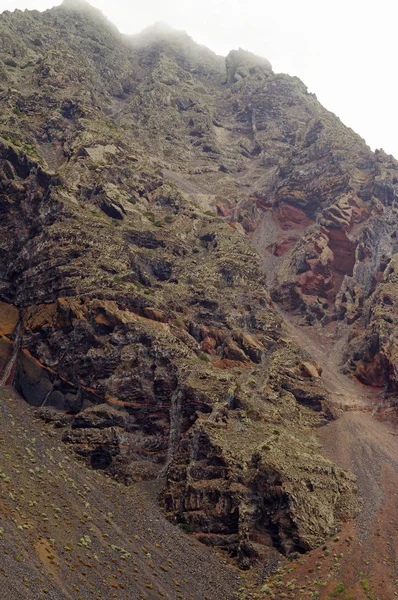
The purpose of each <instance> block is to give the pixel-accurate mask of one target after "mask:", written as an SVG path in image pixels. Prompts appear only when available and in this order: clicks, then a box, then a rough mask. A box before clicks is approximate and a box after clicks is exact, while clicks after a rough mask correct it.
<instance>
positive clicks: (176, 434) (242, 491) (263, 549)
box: [0, 5, 398, 591]
mask: <svg viewBox="0 0 398 600" xmlns="http://www.w3.org/2000/svg"><path fill="white" fill-rule="evenodd" d="M92 14H96V13H91V12H89V13H87V11H86V10H83V11H80V10H77V11H75V10H74V9H73V10H69V9H67V8H66V7H65V6H64V5H63V6H61V7H60V8H56V9H51V10H49V11H46V12H45V13H36V12H25V13H13V14H5V13H3V14H2V15H1V16H0V58H1V65H0V102H1V103H2V107H3V114H2V115H1V116H0V133H1V136H0V138H1V139H0V152H1V170H0V185H1V191H2V195H1V198H0V210H1V214H2V222H1V225H0V227H1V230H2V239H1V244H0V284H1V285H0V301H1V304H0V330H1V338H0V342H1V343H0V371H1V372H2V373H3V372H4V370H5V369H7V365H10V361H11V360H15V369H13V377H12V381H13V383H14V386H15V388H16V389H17V391H18V392H19V393H20V394H21V395H22V396H23V397H24V398H25V400H26V401H27V402H28V403H29V404H31V405H33V406H34V407H36V408H38V409H40V410H39V412H38V415H40V416H41V417H42V418H43V419H44V420H45V421H47V422H49V423H50V424H51V423H59V419H60V417H59V415H60V414H62V413H66V415H65V418H64V417H63V418H62V419H63V420H62V427H63V428H64V433H63V440H64V442H65V443H66V444H68V445H70V446H71V447H72V448H74V450H75V452H76V455H77V456H78V457H80V459H81V460H82V461H84V462H85V463H86V464H87V465H89V466H91V467H92V468H94V469H100V470H103V471H104V472H105V473H107V474H109V475H111V476H113V477H115V478H117V479H118V480H119V481H121V482H125V483H127V484H129V483H131V482H134V481H137V480H141V479H143V480H151V479H153V478H156V477H158V478H160V480H161V481H162V486H163V487H162V491H161V494H160V498H161V502H162V505H163V507H164V509H165V511H166V513H167V515H168V517H169V518H170V519H171V520H172V521H174V522H176V523H180V524H182V525H183V526H184V527H185V528H186V530H188V531H190V533H191V534H192V535H193V536H195V537H197V538H198V539H200V540H201V541H202V542H204V543H206V544H208V545H210V546H215V547H219V548H222V549H223V551H224V552H226V553H227V555H229V556H230V557H232V558H234V560H237V562H238V563H239V565H240V566H241V567H242V568H244V569H247V568H249V567H250V566H252V565H254V564H256V562H260V563H261V562H264V561H270V562H272V561H273V560H274V558H275V556H280V555H281V554H282V555H283V554H284V555H292V556H295V555H296V553H299V554H301V553H304V552H307V551H309V550H311V549H312V548H315V547H317V546H319V545H320V544H322V543H323V541H324V540H325V539H326V538H328V537H330V536H334V535H336V533H337V531H338V529H339V528H340V527H341V526H342V522H344V521H345V520H347V519H352V518H353V517H354V515H355V514H356V513H357V511H358V502H357V500H356V498H355V481H354V478H353V477H352V476H351V475H350V474H348V473H347V472H346V471H345V470H344V469H342V468H340V466H339V467H338V466H336V465H333V463H332V462H331V461H330V460H329V459H327V458H325V457H324V456H322V453H321V449H320V447H319V443H318V441H317V438H316V431H317V428H319V427H329V425H327V423H329V422H331V421H333V420H335V419H337V421H336V422H339V417H340V416H341V414H342V412H343V411H347V410H349V411H351V410H359V411H364V412H371V411H372V410H374V411H375V412H377V415H378V416H379V417H383V418H387V419H390V420H393V418H394V417H393V415H394V414H395V413H394V411H395V389H396V380H395V374H394V373H395V371H394V360H395V355H396V354H395V353H396V349H395V345H394V341H393V334H394V330H395V329H394V328H395V327H396V322H395V316H394V303H395V287H394V286H395V279H394V272H395V271H394V264H395V263H394V261H395V257H394V255H395V251H396V248H395V241H394V240H395V237H394V230H395V224H396V209H395V198H396V193H397V191H398V187H397V186H398V179H397V177H396V176H395V173H396V171H397V170H398V165H397V163H396V162H395V161H394V159H393V158H392V157H388V156H387V155H385V154H384V153H383V152H377V153H372V152H371V151H370V149H369V148H368V147H367V146H366V144H365V143H364V142H363V140H362V139H361V138H360V137H359V136H357V135H356V134H355V133H354V132H352V131H351V130H349V129H347V128H346V127H345V126H344V125H343V124H342V123H341V122H340V121H339V119H338V118H337V117H335V115H333V114H332V113H330V112H329V111H326V110H325V109H324V108H323V107H322V106H321V105H320V104H319V103H318V101H317V100H316V97H314V95H313V94H309V93H308V90H307V88H306V87H305V85H304V84H303V83H302V82H301V81H300V80H298V79H297V78H294V77H290V76H288V75H283V74H275V73H273V72H272V68H271V65H270V64H269V63H268V61H267V60H266V59H261V60H260V59H258V57H254V56H253V55H251V54H250V53H247V52H246V51H241V50H238V51H232V52H231V53H230V54H229V55H228V56H227V57H226V58H225V59H223V58H221V57H217V56H216V55H215V54H214V53H212V52H211V51H207V50H205V49H203V47H201V46H199V45H197V44H195V43H194V42H193V41H192V40H191V39H190V38H189V36H187V37H188V40H189V42H188V46H187V45H186V44H185V41H186V39H187V38H186V37H185V35H186V34H185V33H184V34H181V33H178V34H174V33H173V34H172V35H171V37H170V36H166V38H167V39H166V40H163V41H161V42H160V43H157V42H153V41H151V40H152V38H151V37H149V38H148V37H147V36H144V39H145V43H140V44H138V45H137V44H135V45H134V44H133V45H131V44H130V43H126V36H122V35H121V34H119V33H116V32H115V29H114V28H113V26H112V27H110V28H109V27H108V22H107V21H102V20H101V19H100V20H98V19H96V18H93V17H92ZM26 32H29V33H28V34H27V33H26ZM176 35H177V41H176ZM181 36H182V38H183V40H184V43H181ZM138 37H139V36H138ZM136 39H137V38H136ZM170 39H171V41H170ZM274 303H277V307H276V306H275V305H274ZM282 309H283V310H284V311H285V314H283V315H282V316H281V310H282ZM287 312H290V313H292V314H293V316H291V317H290V316H286V314H287ZM290 318H292V319H294V320H295V322H296V321H298V322H299V323H300V324H301V326H302V327H308V328H309V330H310V331H314V332H318V333H319V335H323V336H324V337H325V339H328V340H329V341H330V344H331V347H332V346H333V348H337V347H340V346H339V344H340V345H341V341H342V340H343V337H344V336H347V343H346V348H345V351H344V354H343V355H342V358H343V359H344V363H345V364H344V366H343V370H344V371H345V373H346V375H349V376H351V377H353V376H356V378H357V379H358V380H359V381H361V382H363V383H366V384H368V385H370V386H373V387H374V388H375V392H374V394H372V392H369V393H368V394H364V393H362V392H360V388H359V384H358V387H356V385H357V384H355V379H354V381H353V382H350V383H348V382H349V380H348V379H344V378H343V379H341V377H343V376H342V375H341V374H339V382H340V383H339V385H340V388H343V387H344V385H345V386H346V388H347V390H348V391H347V393H346V396H345V395H344V393H343V392H341V391H338V392H336V389H333V382H332V381H331V379H332V378H331V377H330V373H329V372H326V368H325V375H324V377H322V369H323V368H324V367H323V365H321V364H320V363H319V362H318V359H314V358H313V357H312V356H311V353H309V352H308V344H307V342H306V343H305V344H304V343H303V340H302V339H300V336H298V337H297V339H296V340H295V339H293V338H294V337H295V335H296V334H294V335H292V333H291V332H292V329H291V327H290V326H289V325H286V324H285V323H284V319H286V320H287V322H289V319H290ZM19 322H20V323H21V329H20V331H21V333H20V336H19V335H17V326H18V323H19ZM295 331H296V330H295ZM314 336H315V334H314ZM15 339H17V341H18V343H17V344H16V352H17V354H13V342H14V341H15ZM314 339H316V336H315V337H314ZM316 344H318V342H314V352H316V350H317V345H316ZM320 357H321V359H322V361H324V357H323V355H322V354H320ZM326 366H327V365H326ZM338 368H339V367H338V366H337V364H334V365H333V369H338ZM344 382H346V383H344ZM382 388H384V392H382ZM355 389H357V390H358V400H357V402H355V401H353V396H355V391H353V390H355ZM382 394H383V395H382ZM379 397H382V403H381V404H380V406H379V405H378V404H377V400H378V398H379ZM379 409H380V410H379ZM59 411H61V413H60V412H59ZM49 427H51V425H49ZM278 560H279V559H278ZM329 591H330V590H329Z"/></svg>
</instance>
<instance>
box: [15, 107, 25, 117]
mask: <svg viewBox="0 0 398 600" xmlns="http://www.w3.org/2000/svg"><path fill="white" fill-rule="evenodd" d="M12 112H13V113H14V115H18V117H24V116H25V113H24V111H23V110H21V109H20V108H18V106H14V108H13V109H12Z"/></svg>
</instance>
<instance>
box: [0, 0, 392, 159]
mask: <svg viewBox="0 0 398 600" xmlns="http://www.w3.org/2000/svg"><path fill="white" fill-rule="evenodd" d="M55 4H60V0H0V12H2V11H3V10H14V9H15V8H20V9H25V8H28V9H38V10H45V9H46V8H50V7H51V6H54V5H55ZM91 4H92V5H93V6H96V7H97V8H99V9H101V10H102V11H103V12H104V14H106V16H107V17H108V18H109V19H110V20H111V21H112V22H113V23H115V25H117V27H118V28H119V29H120V31H122V32H123V33H136V32H138V31H141V30H142V29H143V28H144V27H146V26H148V25H151V24H153V23H154V22H156V21H165V22H166V23H168V24H169V25H171V26H172V27H175V28H177V29H185V30H186V31H187V32H188V33H189V34H190V35H191V36H192V37H193V38H194V39H195V40H196V41H197V42H199V43H202V44H205V45H206V46H208V47H209V48H211V49H212V50H214V51H215V52H217V53H218V54H222V55H226V54H227V53H228V52H229V50H231V49H233V48H238V47H239V46H240V47H242V48H245V49H246V50H250V51H252V52H255V53H256V54H259V55H261V56H265V57H266V58H268V60H270V61H271V63H272V65H273V68H274V71H276V72H285V73H289V74H290V75H297V76H298V77H300V79H302V80H303V81H304V83H305V84H306V85H307V86H308V88H309V91H311V92H314V93H315V94H316V95H317V97H318V99H319V100H320V102H322V104H323V105H324V106H325V107H326V108H328V109H329V110H331V111H333V112H334V113H336V114H337V115H338V116H339V117H340V118H341V120H342V121H343V122H344V123H345V124H346V125H348V126H349V127H352V128H353V129H354V130H355V131H356V132H357V133H359V134H360V135H361V136H362V137H363V138H365V140H366V141H367V143H368V144H369V145H370V146H371V147H372V148H373V149H374V148H384V150H385V151H386V152H388V153H391V154H394V155H395V156H396V157H397V158H398V106H397V97H398V76H397V73H396V70H397V23H398V3H397V2H396V0H378V2H377V3H376V2H374V1H372V2H371V1H370V0H333V1H332V2H322V0H273V2H267V0H140V2H137V4H136V7H135V5H134V2H131V1H129V0H112V1H109V0H91Z"/></svg>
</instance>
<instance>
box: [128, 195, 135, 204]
mask: <svg viewBox="0 0 398 600" xmlns="http://www.w3.org/2000/svg"><path fill="white" fill-rule="evenodd" d="M127 202H130V204H137V199H136V198H134V196H130V198H127Z"/></svg>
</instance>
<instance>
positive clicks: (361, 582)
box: [359, 577, 370, 594]
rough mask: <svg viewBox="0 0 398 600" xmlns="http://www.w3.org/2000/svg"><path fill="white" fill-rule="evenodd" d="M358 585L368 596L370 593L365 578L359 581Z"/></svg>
mask: <svg viewBox="0 0 398 600" xmlns="http://www.w3.org/2000/svg"><path fill="white" fill-rule="evenodd" d="M359 583H360V584H361V586H362V589H363V591H364V592H366V593H367V594H369V593H370V585H369V581H368V580H367V579H366V577H363V578H362V579H360V580H359Z"/></svg>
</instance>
